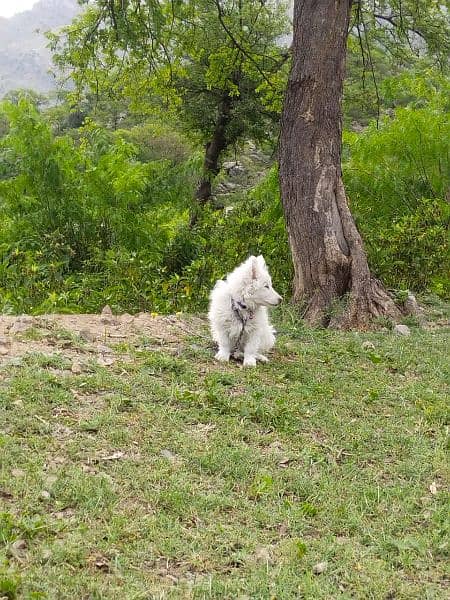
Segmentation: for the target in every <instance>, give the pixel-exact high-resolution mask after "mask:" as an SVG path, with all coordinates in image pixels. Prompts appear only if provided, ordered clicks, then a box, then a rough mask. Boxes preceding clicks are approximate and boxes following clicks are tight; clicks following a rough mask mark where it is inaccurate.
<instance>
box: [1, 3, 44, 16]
mask: <svg viewBox="0 0 450 600" xmlns="http://www.w3.org/2000/svg"><path fill="white" fill-rule="evenodd" d="M36 2H37V0H0V17H12V16H13V15H15V14H16V13H18V12H22V11H24V10H28V9H29V8H31V7H32V6H33V4H36Z"/></svg>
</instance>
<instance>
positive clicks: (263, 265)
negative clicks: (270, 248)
mask: <svg viewBox="0 0 450 600" xmlns="http://www.w3.org/2000/svg"><path fill="white" fill-rule="evenodd" d="M256 260H257V261H258V264H259V266H260V267H261V268H262V269H266V268H267V265H266V261H265V260H264V256H263V255H262V254H260V255H259V256H258V257H257V258H256Z"/></svg>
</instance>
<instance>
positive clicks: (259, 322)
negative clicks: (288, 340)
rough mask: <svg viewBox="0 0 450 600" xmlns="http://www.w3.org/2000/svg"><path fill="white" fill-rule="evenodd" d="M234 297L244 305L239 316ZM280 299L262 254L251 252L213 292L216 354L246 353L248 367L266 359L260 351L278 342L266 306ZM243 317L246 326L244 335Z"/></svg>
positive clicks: (211, 308) (211, 314)
mask: <svg viewBox="0 0 450 600" xmlns="http://www.w3.org/2000/svg"><path fill="white" fill-rule="evenodd" d="M233 301H234V303H235V305H236V303H237V302H240V303H241V305H244V306H245V308H242V306H241V305H238V308H239V313H240V316H239V315H237V314H236V311H235V310H233ZM280 301H281V296H280V295H279V294H277V292H276V291H275V290H274V289H273V287H272V280H271V278H270V275H269V271H268V270H267V266H266V263H265V261H264V258H263V257H262V256H258V257H255V256H250V258H248V259H247V260H246V261H245V262H243V263H242V264H241V265H239V267H237V268H236V269H235V270H234V271H233V272H232V273H230V274H229V275H228V277H227V278H226V280H225V281H223V280H220V281H218V282H217V283H216V285H215V287H214V289H213V290H212V292H211V296H210V305H209V313H208V317H209V321H210V326H211V333H212V336H213V339H214V341H216V342H217V344H218V346H219V351H218V352H217V354H216V356H215V358H216V359H217V360H220V361H224V362H227V361H228V360H229V359H230V355H231V354H236V355H243V357H244V366H247V367H254V366H255V365H256V361H257V360H260V361H262V362H267V360H268V359H267V358H266V356H264V355H263V354H261V353H262V352H265V351H267V350H270V349H271V348H272V347H273V345H274V343H275V335H274V333H275V332H274V329H273V327H272V326H271V324H270V322H269V315H268V312H267V307H268V306H275V305H277V304H279V303H280ZM240 317H241V318H240ZM242 320H244V321H245V327H244V331H243V333H242V335H241V331H242Z"/></svg>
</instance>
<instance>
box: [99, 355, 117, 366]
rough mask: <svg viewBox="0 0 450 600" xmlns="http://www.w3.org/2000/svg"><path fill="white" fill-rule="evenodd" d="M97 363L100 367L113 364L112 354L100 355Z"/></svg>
mask: <svg viewBox="0 0 450 600" xmlns="http://www.w3.org/2000/svg"><path fill="white" fill-rule="evenodd" d="M97 363H98V364H99V365H100V366H101V367H110V366H111V365H113V364H114V363H115V358H113V357H112V356H103V355H101V356H99V357H98V358H97Z"/></svg>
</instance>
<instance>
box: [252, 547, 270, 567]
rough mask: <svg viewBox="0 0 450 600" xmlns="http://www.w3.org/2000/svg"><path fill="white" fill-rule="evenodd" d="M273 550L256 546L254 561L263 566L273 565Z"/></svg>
mask: <svg viewBox="0 0 450 600" xmlns="http://www.w3.org/2000/svg"><path fill="white" fill-rule="evenodd" d="M272 551H273V548H272V547H271V546H269V547H267V546H257V547H256V548H255V555H254V556H255V560H256V561H257V562H259V563H263V564H273V562H274V561H273V553H272Z"/></svg>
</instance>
